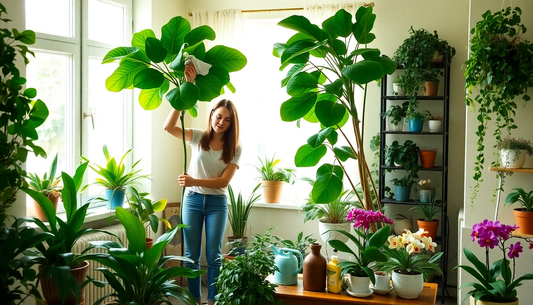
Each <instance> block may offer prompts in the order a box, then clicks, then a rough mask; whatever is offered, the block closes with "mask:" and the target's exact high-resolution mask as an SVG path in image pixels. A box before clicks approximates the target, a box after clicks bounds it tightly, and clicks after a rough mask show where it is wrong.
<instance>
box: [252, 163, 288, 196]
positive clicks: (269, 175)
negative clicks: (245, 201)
mask: <svg viewBox="0 0 533 305" xmlns="http://www.w3.org/2000/svg"><path fill="white" fill-rule="evenodd" d="M274 158H275V156H273V157H272V159H269V158H268V157H267V156H265V159H261V158H259V164H258V165H254V167H255V169H256V170H257V172H258V173H259V174H260V176H261V179H262V182H261V183H262V184H263V195H264V198H265V203H278V202H280V201H281V192H282V190H283V183H285V182H286V183H294V178H295V177H296V173H295V171H294V169H291V168H278V167H276V165H277V164H278V163H279V162H280V161H281V160H280V159H276V160H274Z"/></svg>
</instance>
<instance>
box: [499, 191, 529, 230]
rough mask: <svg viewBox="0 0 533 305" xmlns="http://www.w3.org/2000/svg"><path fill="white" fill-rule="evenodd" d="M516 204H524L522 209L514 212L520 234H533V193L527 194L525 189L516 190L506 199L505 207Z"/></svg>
mask: <svg viewBox="0 0 533 305" xmlns="http://www.w3.org/2000/svg"><path fill="white" fill-rule="evenodd" d="M515 202H520V203H521V204H522V207H520V208H516V209H514V210H513V214H514V217H515V222H516V225H517V226H518V227H519V229H518V233H520V234H533V191H530V192H529V193H526V191H524V189H523V188H519V187H517V188H514V189H513V190H512V191H511V193H509V195H507V198H505V205H508V204H513V203H515Z"/></svg>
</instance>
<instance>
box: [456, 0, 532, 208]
mask: <svg viewBox="0 0 533 305" xmlns="http://www.w3.org/2000/svg"><path fill="white" fill-rule="evenodd" d="M521 13H522V11H521V10H520V8H519V7H516V8H514V9H513V8H511V7H508V8H505V9H502V10H500V11H498V12H495V13H491V11H486V12H485V13H484V14H483V19H482V20H481V21H479V22H478V23H476V26H475V27H474V28H473V29H472V30H471V34H472V38H471V40H470V56H469V58H468V60H467V61H466V70H465V74H464V75H465V89H466V92H467V95H466V104H467V105H468V106H470V107H471V108H472V109H473V110H474V109H475V108H477V112H478V115H477V120H478V123H479V124H478V128H477V129H476V135H477V136H478V141H477V156H476V161H475V165H474V180H475V181H476V185H475V186H474V190H473V194H472V203H473V201H474V199H475V198H476V196H477V194H478V192H479V187H480V183H481V182H483V179H482V177H481V176H482V175H481V173H482V172H481V171H482V169H483V165H484V163H485V144H484V143H485V136H486V134H487V129H488V128H489V122H490V121H492V122H494V125H495V126H494V127H495V130H494V133H493V135H494V137H495V139H496V141H497V142H500V141H502V139H503V138H504V137H505V135H503V136H502V133H503V132H505V133H506V134H507V136H509V135H510V134H511V131H512V130H514V129H517V128H518V126H517V125H516V124H515V120H514V115H515V113H516V109H517V107H518V105H517V102H516V101H515V97H517V96H521V97H522V99H523V100H524V101H528V100H530V97H529V95H528V94H527V90H528V88H529V87H532V86H533V43H531V42H529V41H527V40H524V39H523V38H522V34H523V33H525V32H526V31H527V29H526V27H525V26H524V25H523V24H522V23H521V18H520V15H521ZM474 89H476V92H475V94H474ZM474 95H475V96H474ZM491 125H492V124H491ZM491 127H492V126H491ZM498 163H499V162H498V161H496V162H493V163H492V164H491V165H492V166H498Z"/></svg>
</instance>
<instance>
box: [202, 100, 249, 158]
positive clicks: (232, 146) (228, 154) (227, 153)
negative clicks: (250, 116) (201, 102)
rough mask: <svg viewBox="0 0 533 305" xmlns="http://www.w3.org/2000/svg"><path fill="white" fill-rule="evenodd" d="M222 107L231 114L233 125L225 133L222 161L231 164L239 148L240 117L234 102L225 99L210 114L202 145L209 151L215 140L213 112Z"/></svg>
mask: <svg viewBox="0 0 533 305" xmlns="http://www.w3.org/2000/svg"><path fill="white" fill-rule="evenodd" d="M220 107H226V108H227V109H228V110H229V112H230V119H231V125H230V126H229V128H228V130H226V131H225V132H224V147H223V149H222V157H221V158H220V160H222V161H224V163H226V164H229V162H230V161H231V160H232V159H233V158H234V157H235V155H236V154H237V147H238V145H239V115H238V114H237V108H235V104H233V102H232V101H230V100H227V99H223V100H220V101H219V102H218V103H217V104H216V105H215V107H213V109H211V112H210V113H209V119H208V120H207V129H206V130H205V131H204V135H203V136H202V139H201V140H200V145H201V147H202V149H203V150H205V151H207V150H209V143H210V142H211V140H212V139H213V134H214V130H213V128H212V127H211V117H212V116H213V112H214V111H215V110H217V109H218V108H220Z"/></svg>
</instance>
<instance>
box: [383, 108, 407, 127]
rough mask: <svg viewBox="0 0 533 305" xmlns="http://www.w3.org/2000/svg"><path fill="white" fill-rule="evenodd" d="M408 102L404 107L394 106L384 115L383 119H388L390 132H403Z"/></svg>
mask: <svg viewBox="0 0 533 305" xmlns="http://www.w3.org/2000/svg"><path fill="white" fill-rule="evenodd" d="M408 104H409V103H408V102H404V103H403V104H402V105H393V106H391V107H390V108H389V110H387V111H386V112H384V113H382V114H381V116H382V117H384V118H385V117H386V118H388V123H389V130H390V131H402V130H403V121H404V119H405V117H406V115H407V114H406V111H407V105H408Z"/></svg>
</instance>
